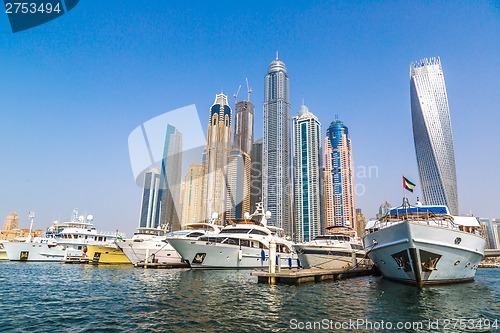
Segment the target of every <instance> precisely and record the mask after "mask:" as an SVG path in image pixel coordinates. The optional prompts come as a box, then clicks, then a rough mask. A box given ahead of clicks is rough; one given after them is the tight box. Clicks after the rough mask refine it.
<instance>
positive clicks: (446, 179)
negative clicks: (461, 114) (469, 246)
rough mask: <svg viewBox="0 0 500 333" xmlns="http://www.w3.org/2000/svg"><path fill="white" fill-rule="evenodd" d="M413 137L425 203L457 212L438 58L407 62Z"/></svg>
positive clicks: (450, 144) (449, 129)
mask: <svg viewBox="0 0 500 333" xmlns="http://www.w3.org/2000/svg"><path fill="white" fill-rule="evenodd" d="M410 97H411V115H412V123H413V140H414V142H415V153H416V155H417V163H418V172H419V174H420V182H421V184H422V194H423V197H424V202H425V204H431V205H447V206H448V208H449V209H450V212H451V213H452V214H453V215H458V213H459V210H458V193H457V175H456V169H455V154H454V149H453V137H452V133H451V121H450V111H449V108H448V97H447V94H446V86H445V83H444V75H443V69H442V67H441V60H440V59H439V58H430V59H422V60H420V61H417V62H415V63H412V64H411V65H410Z"/></svg>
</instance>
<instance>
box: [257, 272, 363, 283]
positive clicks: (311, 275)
mask: <svg viewBox="0 0 500 333" xmlns="http://www.w3.org/2000/svg"><path fill="white" fill-rule="evenodd" d="M371 274H372V270H371V268H356V269H337V270H329V269H320V268H308V269H293V270H287V269H284V270H282V271H281V272H276V273H269V272H267V271H253V272H252V276H256V277H257V280H258V282H259V283H269V284H277V283H283V284H300V283H304V282H320V281H326V280H341V279H348V278H353V277H357V276H366V275H371Z"/></svg>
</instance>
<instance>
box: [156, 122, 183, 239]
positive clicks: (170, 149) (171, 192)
mask: <svg viewBox="0 0 500 333" xmlns="http://www.w3.org/2000/svg"><path fill="white" fill-rule="evenodd" d="M181 169H182V134H181V132H179V130H177V128H175V127H174V126H172V125H167V131H166V134H165V144H164V146H163V158H162V161H161V169H160V189H159V191H158V196H159V198H160V200H159V201H158V202H157V208H156V209H157V211H158V212H159V213H160V220H159V223H160V225H164V224H165V225H168V226H169V228H170V229H171V230H179V229H180V228H181V225H180V215H181V213H182V206H181V198H180V187H181ZM157 226H158V225H156V226H155V227H157Z"/></svg>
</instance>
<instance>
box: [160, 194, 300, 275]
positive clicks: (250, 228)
mask: <svg viewBox="0 0 500 333" xmlns="http://www.w3.org/2000/svg"><path fill="white" fill-rule="evenodd" d="M270 217H271V213H270V212H267V213H265V214H264V212H263V207H262V203H258V204H257V209H256V211H255V212H254V214H252V215H250V214H248V213H245V218H244V219H242V220H229V221H227V222H228V225H227V226H226V227H224V228H223V229H222V230H221V231H220V233H218V234H217V235H204V236H201V237H199V238H195V239H175V238H169V239H168V241H169V243H170V244H172V246H173V247H174V249H175V250H177V252H179V254H180V255H181V257H182V259H183V260H184V261H185V262H187V263H189V264H190V266H191V268H217V269H252V268H263V267H269V262H270V260H269V244H270V242H271V240H274V241H275V243H276V255H277V257H278V260H277V265H278V266H279V267H283V268H285V267H289V268H296V267H298V257H297V255H296V254H295V252H294V251H293V248H292V242H290V241H289V240H287V239H286V238H285V237H284V235H283V229H281V228H276V227H273V226H268V225H267V221H268V220H269V218H270Z"/></svg>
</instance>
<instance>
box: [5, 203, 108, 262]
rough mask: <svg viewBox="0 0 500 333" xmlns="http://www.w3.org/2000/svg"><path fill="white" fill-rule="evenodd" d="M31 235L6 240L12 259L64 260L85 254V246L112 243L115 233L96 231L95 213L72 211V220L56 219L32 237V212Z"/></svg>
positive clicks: (6, 246)
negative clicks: (38, 234)
mask: <svg viewBox="0 0 500 333" xmlns="http://www.w3.org/2000/svg"><path fill="white" fill-rule="evenodd" d="M29 217H30V220H31V226H30V236H28V238H27V239H26V240H24V241H12V242H4V243H3V247H4V250H5V251H6V252H7V256H8V258H9V260H11V261H64V260H68V259H75V258H77V259H79V258H85V257H86V254H85V252H86V249H85V246H86V245H88V244H92V245H112V244H113V243H114V241H115V239H116V234H114V233H106V232H100V231H97V230H96V229H95V228H94V227H93V224H92V222H93V219H94V218H93V216H92V215H88V216H87V218H85V217H84V216H78V210H77V209H75V210H74V211H73V216H72V219H71V220H70V221H69V222H63V223H59V222H57V221H56V222H53V223H52V225H51V226H50V227H49V228H48V229H47V231H46V232H45V236H44V237H35V238H31V229H32V227H33V221H34V214H30V216H29Z"/></svg>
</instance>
